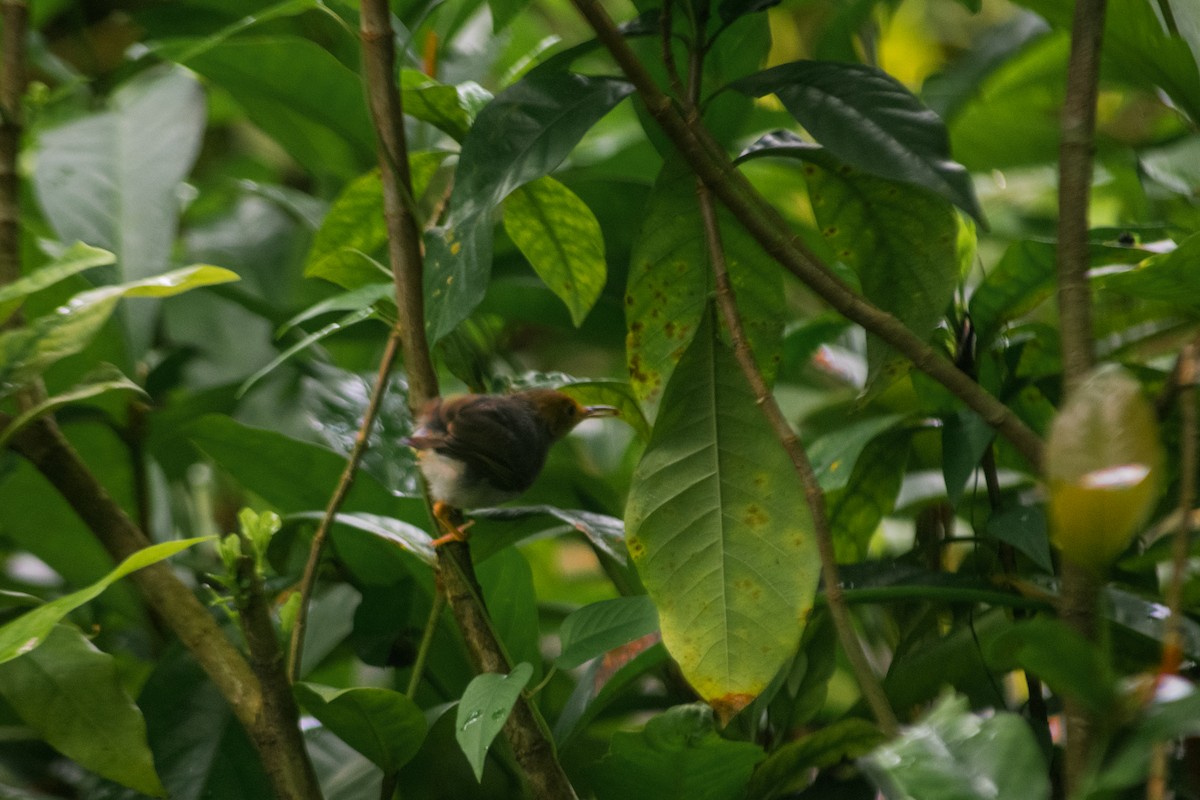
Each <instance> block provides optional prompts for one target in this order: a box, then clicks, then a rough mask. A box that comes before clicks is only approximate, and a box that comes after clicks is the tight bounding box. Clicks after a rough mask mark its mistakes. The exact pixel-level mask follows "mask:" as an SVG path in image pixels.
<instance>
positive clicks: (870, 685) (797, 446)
mask: <svg viewBox="0 0 1200 800" xmlns="http://www.w3.org/2000/svg"><path fill="white" fill-rule="evenodd" d="M696 197H697V199H698V200H699V202H700V217H701V219H702V221H703V223H704V235H705V240H706V243H707V245H708V251H709V259H710V261H711V262H712V268H713V275H714V277H715V278H716V286H717V306H718V307H719V308H720V310H721V317H722V319H724V321H725V326H726V327H727V328H728V329H729V335H730V338H731V339H732V341H733V353H734V356H735V357H736V358H737V362H738V366H740V367H741V368H742V373H743V374H744V375H745V376H746V381H747V382H748V383H749V384H750V387H751V389H752V390H753V391H754V396H755V398H756V399H757V400H758V407H759V408H760V409H762V413H763V416H764V417H766V419H767V422H769V423H770V425H771V428H772V429H773V430H774V431H775V435H776V436H777V437H778V438H779V441H780V443H781V444H782V445H783V448H784V450H786V451H787V454H788V457H789V458H790V459H791V460H792V466H793V467H794V468H795V470H796V475H797V477H798V478H799V479H800V484H801V485H802V486H803V487H804V497H805V499H806V500H807V501H808V507H809V509H810V510H811V513H812V519H813V533H814V535H815V537H816V540H817V549H818V551H819V552H820V556H821V577H822V580H823V581H824V583H825V602H826V605H828V607H829V612H830V615H831V616H832V618H833V625H834V628H835V629H836V630H837V634H838V640H839V641H840V642H841V644H842V649H843V650H844V651H845V653H846V658H847V660H848V661H849V662H850V668H851V670H852V671H853V672H854V677H855V679H856V680H857V681H858V686H859V689H860V690H861V691H862V694H863V698H864V699H865V700H866V701H867V705H868V706H869V707H870V709H871V713H872V714H874V715H875V720H876V721H877V722H878V723H879V727H880V729H881V730H882V731H883V732H884V733H885V734H886V735H887V736H893V735H894V734H895V733H896V732H897V731H898V730H899V723H898V722H897V720H896V714H895V712H893V711H892V707H891V704H889V703H888V699H887V695H886V694H885V693H884V691H883V686H882V685H881V684H880V683H879V679H878V678H877V677H876V675H875V672H874V670H873V669H872V668H871V664H870V662H869V661H868V660H867V655H866V653H865V652H864V651H863V648H862V642H861V641H860V640H859V638H858V634H857V632H855V630H854V621H853V620H852V619H851V617H850V609H849V607H848V606H847V605H846V598H845V596H844V595H843V594H842V583H841V578H840V577H839V575H838V568H837V559H836V556H835V555H834V547H833V534H832V532H831V531H830V528H829V519H828V516H827V514H826V509H825V495H824V493H822V491H821V486H820V484H819V483H818V482H817V476H816V474H815V473H814V472H813V468H812V463H811V462H810V461H809V459H808V454H807V453H806V452H805V451H804V446H803V445H802V444H801V443H800V438H799V437H798V436H796V433H795V431H793V430H792V426H791V425H789V424H788V421H787V419H786V418H785V417H784V415H783V412H782V411H781V410H780V408H779V404H778V403H776V402H775V397H774V395H772V394H771V390H770V388H768V386H767V382H766V381H765V380H764V379H763V376H762V373H761V372H760V371H759V369H758V366H757V362H755V360H754V352H753V350H752V349H751V347H750V342H749V340H747V338H746V332H745V330H744V329H743V327H742V320H741V316H740V314H739V313H738V309H737V302H736V298H735V296H734V290H733V283H732V282H731V281H730V279H729V271H728V269H727V267H726V263H725V252H724V249H723V247H722V245H721V233H720V228H719V223H718V221H717V213H716V208H715V204H714V203H713V199H712V195H711V194H710V193H709V191H708V188H707V187H706V186H705V185H704V184H703V183H702V182H701V181H697V182H696Z"/></svg>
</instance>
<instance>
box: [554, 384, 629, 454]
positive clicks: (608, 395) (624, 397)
mask: <svg viewBox="0 0 1200 800" xmlns="http://www.w3.org/2000/svg"><path fill="white" fill-rule="evenodd" d="M558 390H559V391H560V392H562V393H563V394H569V395H570V396H571V397H574V398H575V399H576V400H578V401H579V402H580V403H581V404H583V405H585V406H613V407H614V408H616V409H617V410H618V411H620V412H621V414H620V417H619V419H620V420H621V421H622V422H624V423H625V424H627V425H629V427H631V428H633V430H634V432H635V433H636V434H637V437H638V439H640V440H642V441H646V440H647V439H649V438H650V423H649V422H647V421H646V415H645V414H643V413H642V407H641V406H640V405H638V402H637V398H636V397H634V394H633V389H632V387H631V386H630V385H629V384H628V383H622V382H620V381H577V382H576V383H568V384H566V385H564V386H559V387H558Z"/></svg>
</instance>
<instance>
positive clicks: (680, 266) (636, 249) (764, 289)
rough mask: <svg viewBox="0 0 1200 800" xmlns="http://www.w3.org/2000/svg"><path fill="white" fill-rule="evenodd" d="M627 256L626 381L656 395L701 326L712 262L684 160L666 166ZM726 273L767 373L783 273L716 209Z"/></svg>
mask: <svg viewBox="0 0 1200 800" xmlns="http://www.w3.org/2000/svg"><path fill="white" fill-rule="evenodd" d="M644 219H645V221H644V222H643V224H642V229H641V231H640V232H639V234H638V238H637V239H636V240H635V241H634V244H633V252H632V253H631V254H630V267H629V284H628V288H627V289H626V295H625V320H626V327H627V330H628V333H627V334H626V340H625V352H626V358H627V359H628V366H629V377H630V383H631V385H632V386H633V390H634V393H635V394H637V395H638V397H640V398H642V399H648V398H656V397H658V396H659V395H660V394H661V392H662V390H663V387H664V386H665V385H666V384H667V382H668V380H669V379H670V376H671V373H672V371H673V370H674V369H675V363H676V362H677V361H679V359H680V357H681V356H682V355H683V353H684V350H686V349H687V346H688V342H690V341H691V340H692V336H693V334H694V333H695V331H696V328H697V327H698V326H699V324H700V320H701V317H702V316H703V314H704V308H705V304H706V303H707V301H708V297H709V295H710V293H711V291H712V286H713V282H714V281H713V277H712V266H711V264H712V262H711V260H710V258H709V254H708V248H707V246H706V245H705V238H704V227H703V223H702V222H701V219H700V210H699V205H698V202H697V200H696V177H695V174H694V173H692V172H691V171H690V170H689V169H687V168H686V167H685V166H684V165H683V164H682V162H681V161H679V160H675V161H670V162H668V163H667V164H666V165H664V166H663V169H662V172H660V173H659V176H658V180H657V181H656V182H655V185H654V190H653V192H652V193H651V195H650V199H649V201H648V207H647V209H646V213H645V217H644ZM717 219H718V221H719V222H720V223H721V235H722V246H723V248H724V251H725V259H726V266H727V268H728V270H729V278H730V280H731V281H732V282H733V285H734V291H735V293H736V298H737V303H738V309H739V310H740V311H741V313H742V321H743V324H744V326H745V328H746V335H747V337H748V338H749V340H750V346H751V347H752V348H753V350H754V355H755V358H756V359H757V360H758V363H759V367H760V369H762V371H763V373H764V374H765V375H766V376H767V377H768V378H771V377H773V376H774V373H775V367H776V365H777V362H778V359H779V352H780V349H781V336H782V331H783V324H782V319H783V310H784V309H783V278H782V275H781V273H780V271H779V270H778V268H777V267H776V265H775V264H774V263H773V262H772V261H771V259H770V257H769V256H767V254H766V253H764V252H763V250H762V248H761V247H759V245H758V243H757V242H755V241H754V240H753V239H752V238H750V236H749V234H747V233H746V232H745V229H744V228H742V227H741V225H739V224H737V223H735V222H726V221H727V220H729V219H730V218H729V217H728V215H727V214H726V213H725V211H724V209H723V208H722V209H718V215H717Z"/></svg>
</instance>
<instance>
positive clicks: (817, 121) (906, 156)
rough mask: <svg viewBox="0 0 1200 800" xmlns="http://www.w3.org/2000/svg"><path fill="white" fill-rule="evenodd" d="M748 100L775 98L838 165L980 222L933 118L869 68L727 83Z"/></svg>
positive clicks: (809, 68) (811, 68)
mask: <svg viewBox="0 0 1200 800" xmlns="http://www.w3.org/2000/svg"><path fill="white" fill-rule="evenodd" d="M730 88H733V89H736V90H737V91H739V92H742V93H744V94H749V95H752V96H754V97H763V96H765V95H769V94H774V95H775V96H776V97H778V98H779V100H780V102H782V103H783V105H784V107H786V108H787V110H788V111H789V112H790V113H791V115H792V116H793V117H795V118H796V120H797V121H799V122H800V124H801V125H803V126H804V128H805V130H807V131H808V132H809V133H810V134H812V135H813V137H814V138H815V139H816V140H817V141H818V142H820V143H821V144H823V145H825V147H827V148H828V149H829V151H830V152H831V153H833V154H834V155H835V156H837V157H838V159H840V160H841V161H843V162H845V163H847V164H849V165H851V166H854V167H857V168H859V169H862V170H864V171H866V172H869V173H871V174H872V175H877V176H879V177H882V178H888V179H890V180H896V181H903V182H905V183H910V184H913V185H915V186H920V187H923V188H925V189H928V190H930V191H932V192H934V193H936V194H938V195H941V196H942V197H944V198H946V199H947V200H949V201H950V202H952V203H954V204H955V205H956V206H958V207H959V208H961V209H962V210H964V211H966V212H967V213H968V214H970V215H971V216H972V217H974V218H975V219H977V220H978V221H979V222H980V223H983V221H984V220H983V211H982V209H980V207H979V201H978V200H977V199H976V197H975V189H974V186H973V185H972V183H971V176H970V174H969V173H967V171H966V170H965V169H964V168H963V167H962V165H961V164H958V163H956V162H955V161H953V160H951V158H950V137H949V135H948V134H947V133H946V126H945V125H944V124H943V122H942V120H941V118H940V117H938V115H937V114H935V113H934V112H933V111H931V110H930V109H928V108H926V107H925V106H924V105H922V104H921V101H919V100H918V99H917V98H916V97H915V96H913V94H912V93H911V92H910V91H908V89H906V88H905V87H904V85H903V84H901V83H900V82H899V81H897V80H896V79H895V78H893V77H891V76H890V75H888V74H887V73H885V72H881V71H880V70H878V69H875V68H874V67H869V66H866V65H863V64H849V63H842V62H834V61H794V62H792V63H790V64H781V65H779V66H778V67H772V68H771V69H767V70H763V71H762V72H759V73H756V74H754V75H748V76H746V77H745V78H741V79H740V80H737V81H734V82H733V83H732V84H730Z"/></svg>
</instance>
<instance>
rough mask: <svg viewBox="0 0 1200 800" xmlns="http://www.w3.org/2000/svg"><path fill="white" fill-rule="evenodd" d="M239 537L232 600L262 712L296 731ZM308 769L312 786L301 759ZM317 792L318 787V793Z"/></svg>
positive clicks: (256, 582) (279, 658)
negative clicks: (259, 687) (238, 553)
mask: <svg viewBox="0 0 1200 800" xmlns="http://www.w3.org/2000/svg"><path fill="white" fill-rule="evenodd" d="M238 536H239V537H240V538H241V544H242V556H241V558H239V559H238V562H237V586H236V588H235V590H234V602H235V603H236V605H237V609H238V619H239V621H240V623H241V628H242V635H243V636H244V637H245V639H246V651H247V652H248V653H249V656H250V659H249V660H250V669H251V670H252V671H253V672H254V674H255V676H256V677H257V678H258V682H259V685H260V686H261V687H262V702H263V710H264V715H265V716H268V717H271V718H273V719H279V720H289V721H290V723H289V724H288V725H287V726H286V727H287V729H288V730H299V719H300V710H299V709H298V708H297V707H296V698H295V697H294V696H293V695H292V685H291V682H290V681H288V677H287V672H286V671H285V669H284V659H283V651H282V649H281V648H280V646H279V639H278V638H277V636H276V631H275V625H274V623H272V622H271V609H270V605H269V602H268V600H267V595H266V590H265V589H264V588H263V582H262V577H261V576H260V575H259V574H258V572H257V570H256V569H255V557H254V554H253V552H252V550H251V547H250V541H249V540H248V539H247V538H246V536H245V534H244V533H240V532H239V533H238ZM299 766H301V767H303V768H307V770H308V775H306V776H305V777H306V781H307V782H308V783H309V784H311V786H313V787H314V788H315V787H316V786H317V776H316V773H315V772H314V771H313V768H312V762H311V761H309V760H308V759H303V763H302V765H299ZM315 796H318V797H319V796H320V795H319V790H318V793H317V795H315Z"/></svg>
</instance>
